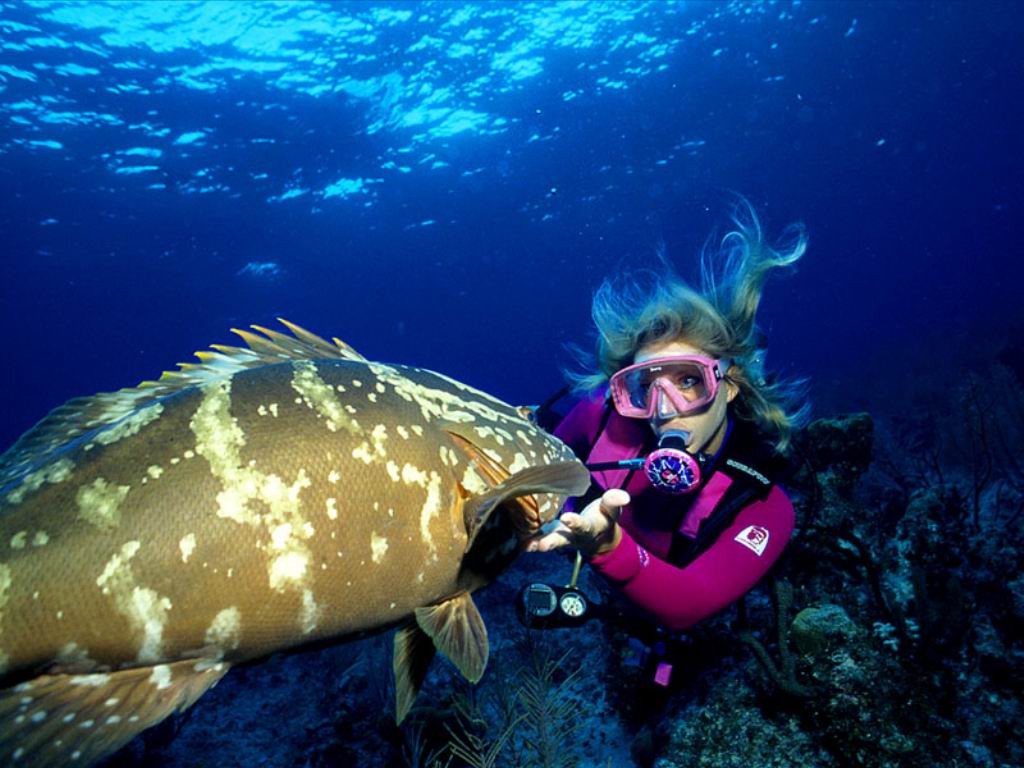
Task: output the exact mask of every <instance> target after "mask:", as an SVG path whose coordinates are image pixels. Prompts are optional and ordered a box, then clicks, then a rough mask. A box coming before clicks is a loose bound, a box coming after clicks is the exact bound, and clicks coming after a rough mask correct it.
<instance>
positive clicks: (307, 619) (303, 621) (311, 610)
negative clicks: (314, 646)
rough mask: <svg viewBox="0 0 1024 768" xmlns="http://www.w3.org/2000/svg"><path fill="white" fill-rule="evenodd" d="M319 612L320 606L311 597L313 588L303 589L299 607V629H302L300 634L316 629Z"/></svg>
mask: <svg viewBox="0 0 1024 768" xmlns="http://www.w3.org/2000/svg"><path fill="white" fill-rule="evenodd" d="M321 612H322V611H321V608H320V606H319V605H317V604H316V600H315V599H314V597H313V590H311V589H309V588H306V589H303V590H302V606H301V607H300V608H299V629H301V630H302V634H304V635H308V634H310V633H311V632H312V631H313V630H315V629H316V627H317V624H318V623H319V621H320V614H321Z"/></svg>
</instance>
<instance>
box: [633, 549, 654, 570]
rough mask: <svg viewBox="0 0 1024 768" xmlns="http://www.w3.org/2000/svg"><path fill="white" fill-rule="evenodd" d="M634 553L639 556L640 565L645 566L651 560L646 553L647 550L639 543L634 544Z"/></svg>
mask: <svg viewBox="0 0 1024 768" xmlns="http://www.w3.org/2000/svg"><path fill="white" fill-rule="evenodd" d="M636 553H637V555H639V557H640V567H641V568H646V567H647V564H648V563H649V562H651V556H650V555H649V554H647V550H646V549H644V548H643V547H641V546H640V545H639V544H637V545H636Z"/></svg>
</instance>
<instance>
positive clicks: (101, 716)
mask: <svg viewBox="0 0 1024 768" xmlns="http://www.w3.org/2000/svg"><path fill="white" fill-rule="evenodd" d="M228 667H229V665H228V664H225V663H222V662H220V663H215V662H208V661H204V660H197V659H188V660H185V661H177V662H173V663H171V664H161V665H157V666H153V667H136V668H133V669H122V670H118V671H116V672H108V673H102V674H88V675H71V674H55V675H41V676H40V677H37V678H35V679H33V680H28V681H26V682H24V683H21V684H20V685H16V686H14V687H12V688H6V689H4V690H2V691H0V765H8V766H12V767H13V766H17V768H43V766H54V765H75V766H81V767H82V768H86V767H87V766H91V765H93V764H95V763H97V762H98V761H100V760H102V759H103V758H104V757H106V756H108V755H110V754H112V753H114V752H116V751H117V750H118V749H120V748H121V747H123V746H124V745H125V744H127V743H128V742H129V741H131V739H132V738H134V737H135V736H136V735H137V734H138V733H140V732H141V731H143V730H145V729H146V728H149V727H151V726H153V725H156V724H157V723H159V722H160V721H161V720H163V719H164V718H166V717H167V716H168V715H170V714H172V713H174V712H181V711H183V710H185V709H187V708H188V707H189V706H191V705H192V704H193V703H194V702H195V701H196V699H198V698H199V697H200V696H202V695H203V694H204V693H205V692H206V691H207V690H209V689H210V688H211V687H212V686H214V685H216V683H217V681H219V680H220V679H221V677H223V676H224V674H225V673H226V672H227V670H228Z"/></svg>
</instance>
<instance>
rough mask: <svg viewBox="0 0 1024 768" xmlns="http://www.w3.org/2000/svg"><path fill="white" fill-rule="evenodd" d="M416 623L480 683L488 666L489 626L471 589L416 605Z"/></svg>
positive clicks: (467, 676)
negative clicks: (486, 624) (443, 599)
mask: <svg viewBox="0 0 1024 768" xmlns="http://www.w3.org/2000/svg"><path fill="white" fill-rule="evenodd" d="M416 623H417V624H419V626H420V629H422V630H423V631H424V632H425V633H426V634H427V635H428V636H429V637H430V639H431V640H433V641H434V646H435V647H436V648H437V650H439V651H440V652H441V653H443V654H444V655H445V656H447V657H448V658H449V659H450V660H451V662H452V663H453V664H454V665H455V666H456V667H458V669H459V672H461V673H462V674H463V675H464V676H465V677H466V679H468V680H469V681H470V682H471V683H476V682H478V681H479V680H480V678H481V677H483V675H484V669H485V668H486V667H487V627H485V626H484V620H483V617H481V616H480V611H478V610H477V609H476V605H474V604H473V598H472V597H470V595H469V593H468V592H462V593H461V594H459V595H456V596H455V597H453V598H451V599H450V600H445V601H444V602H443V603H440V604H438V605H428V606H425V607H423V608H417V609H416Z"/></svg>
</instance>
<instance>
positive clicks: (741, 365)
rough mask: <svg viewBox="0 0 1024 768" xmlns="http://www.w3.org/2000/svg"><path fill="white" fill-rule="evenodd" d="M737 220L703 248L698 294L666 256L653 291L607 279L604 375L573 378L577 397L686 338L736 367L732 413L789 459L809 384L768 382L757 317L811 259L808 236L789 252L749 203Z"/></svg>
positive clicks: (788, 242) (599, 325) (596, 310)
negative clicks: (769, 284) (776, 284)
mask: <svg viewBox="0 0 1024 768" xmlns="http://www.w3.org/2000/svg"><path fill="white" fill-rule="evenodd" d="M732 221H733V224H734V225H735V229H733V230H732V231H731V232H729V233H728V234H726V235H725V237H723V238H722V241H721V243H720V245H719V247H718V248H717V249H715V250H712V249H711V248H709V247H707V246H705V248H704V253H703V255H702V257H701V269H700V277H701V280H700V282H701V288H700V290H699V291H698V290H695V289H694V288H692V287H691V286H690V285H688V284H687V283H686V282H685V281H684V280H683V279H682V278H680V277H678V276H677V275H676V274H675V273H674V271H673V270H672V268H671V267H670V266H669V264H668V263H667V261H666V260H665V258H664V255H663V253H660V252H659V257H660V258H661V262H662V269H661V270H660V271H658V272H653V273H648V277H649V278H651V285H650V286H648V287H645V286H643V285H641V283H640V281H639V280H638V278H637V277H635V276H626V277H624V278H622V279H620V280H619V281H618V282H617V283H613V282H611V281H609V280H605V281H604V282H603V283H602V284H601V286H600V287H599V288H598V289H597V292H596V293H595V294H594V301H593V306H592V309H591V314H592V316H593V319H594V324H595V326H596V329H597V350H596V355H595V357H596V368H597V370H596V372H593V373H584V374H574V373H568V376H569V378H570V380H572V382H573V384H574V389H575V390H577V391H591V390H594V389H596V388H597V387H599V386H601V385H602V384H604V383H605V382H606V381H607V380H608V379H609V378H610V377H611V376H612V374H614V373H615V372H616V371H618V370H620V369H622V368H624V367H626V366H628V365H631V364H632V362H633V358H634V356H635V355H636V353H637V351H638V350H639V349H640V348H641V347H644V346H647V345H650V344H656V343H660V342H669V341H673V340H677V339H685V340H686V341H687V342H689V343H690V344H693V345H694V346H696V347H698V348H699V349H701V350H703V351H704V352H705V353H706V354H708V355H709V356H711V357H713V358H716V359H722V358H724V359H727V360H729V361H730V362H731V365H730V367H729V369H728V371H726V374H725V379H726V380H727V381H731V382H732V383H733V384H735V385H736V386H737V387H738V389H739V393H738V395H737V396H736V398H735V399H734V400H733V401H732V403H730V409H731V412H732V413H733V415H734V416H735V417H736V418H740V419H745V420H747V421H750V422H752V423H754V424H755V425H756V426H757V427H758V429H759V430H760V431H761V432H762V433H763V434H765V435H766V436H767V437H769V438H771V439H772V440H773V441H774V446H775V449H776V450H777V451H779V452H784V451H786V450H787V449H788V447H789V443H790V439H791V437H792V433H793V430H794V429H795V428H796V427H798V426H799V425H800V424H802V423H803V422H804V421H805V420H806V417H807V414H808V411H809V406H808V405H807V404H806V401H805V402H804V403H803V404H802V405H800V406H797V405H796V403H797V401H798V398H800V397H801V394H802V392H803V388H804V382H803V381H781V380H772V381H770V382H769V381H766V379H765V372H764V355H763V348H762V346H761V345H759V342H760V341H761V339H762V338H763V334H762V333H761V331H760V329H759V328H758V327H757V324H756V322H755V317H756V315H757V308H758V305H759V304H760V303H761V293H762V291H763V289H764V284H765V281H766V280H767V278H768V275H769V273H770V272H771V271H772V270H774V269H777V268H781V267H787V266H790V265H791V264H793V263H794V262H796V261H797V260H798V259H799V258H800V257H801V256H803V255H804V252H805V251H806V250H807V233H806V231H805V230H804V228H803V226H802V225H800V224H795V225H792V226H791V227H789V228H788V230H787V232H786V237H785V238H784V243H783V244H782V245H780V246H779V247H777V248H773V247H771V246H769V245H768V244H767V243H766V242H765V239H764V235H763V233H762V231H761V225H760V223H759V222H758V219H757V215H756V213H755V212H754V210H753V208H752V207H751V206H750V204H749V203H747V202H746V201H745V200H742V199H741V201H740V202H739V203H738V204H737V206H736V208H735V211H734V213H733V216H732ZM576 351H577V353H578V352H579V350H576Z"/></svg>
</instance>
